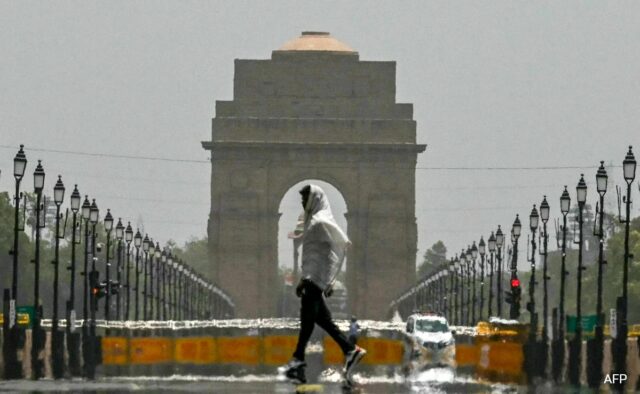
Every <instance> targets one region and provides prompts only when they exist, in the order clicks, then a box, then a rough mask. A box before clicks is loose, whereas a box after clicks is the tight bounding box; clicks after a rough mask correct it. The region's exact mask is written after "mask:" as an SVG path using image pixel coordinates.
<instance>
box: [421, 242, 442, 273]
mask: <svg viewBox="0 0 640 394" xmlns="http://www.w3.org/2000/svg"><path fill="white" fill-rule="evenodd" d="M446 262H447V247H446V246H445V245H444V243H443V242H442V241H438V242H436V243H434V244H433V245H431V247H430V248H429V249H427V251H426V252H425V253H424V259H423V260H422V264H420V267H418V278H422V277H424V276H426V275H428V274H430V273H431V272H433V271H435V270H436V269H437V268H439V267H440V266H442V265H444V264H446Z"/></svg>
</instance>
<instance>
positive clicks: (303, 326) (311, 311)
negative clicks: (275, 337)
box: [293, 284, 318, 361]
mask: <svg viewBox="0 0 640 394" xmlns="http://www.w3.org/2000/svg"><path fill="white" fill-rule="evenodd" d="M310 288H311V286H310V285H308V284H305V289H304V294H303V295H302V298H301V302H300V304H301V306H300V333H299V334H298V344H297V345H296V351H295V352H294V353H293V357H295V358H296V359H298V360H300V361H304V353H305V348H306V347H307V343H308V342H309V338H311V333H312V332H313V326H314V325H315V320H316V314H317V311H318V303H317V301H316V300H314V298H315V294H313V291H311V290H310Z"/></svg>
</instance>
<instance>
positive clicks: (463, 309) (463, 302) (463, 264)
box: [460, 249, 470, 325]
mask: <svg viewBox="0 0 640 394" xmlns="http://www.w3.org/2000/svg"><path fill="white" fill-rule="evenodd" d="M466 269H467V254H466V251H465V250H464V249H462V250H461V251H460V325H466V324H467V320H468V319H469V318H468V316H469V308H468V306H469V299H468V298H466V299H465V294H464V293H465V291H464V287H465V280H466V276H467V275H466V273H467V272H466ZM466 287H467V293H468V292H469V289H470V287H469V286H468V285H467V286H466Z"/></svg>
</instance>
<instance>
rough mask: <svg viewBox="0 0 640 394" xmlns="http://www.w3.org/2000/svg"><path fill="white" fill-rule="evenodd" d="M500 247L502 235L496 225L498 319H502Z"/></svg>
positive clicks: (502, 241)
mask: <svg viewBox="0 0 640 394" xmlns="http://www.w3.org/2000/svg"><path fill="white" fill-rule="evenodd" d="M502 245H504V234H503V233H502V229H501V228H500V225H498V230H496V247H497V249H496V259H497V260H498V264H497V266H498V270H497V271H496V285H497V287H498V289H497V291H496V301H497V307H498V317H500V318H502V280H503V275H502Z"/></svg>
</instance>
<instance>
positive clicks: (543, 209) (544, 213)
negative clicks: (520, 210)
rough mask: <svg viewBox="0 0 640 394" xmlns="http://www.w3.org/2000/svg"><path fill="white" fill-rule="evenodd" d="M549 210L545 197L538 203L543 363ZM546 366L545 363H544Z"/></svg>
mask: <svg viewBox="0 0 640 394" xmlns="http://www.w3.org/2000/svg"><path fill="white" fill-rule="evenodd" d="M550 212H551V209H550V207H549V202H547V196H544V197H543V198H542V202H541V203H540V219H542V252H541V253H540V255H541V256H542V290H543V292H544V294H543V298H542V342H543V343H544V347H545V353H544V356H545V361H546V354H547V353H546V347H547V343H548V341H549V293H548V290H549V289H548V281H549V279H550V278H549V275H548V274H547V255H548V248H549V234H547V222H548V221H549V215H550ZM545 365H546V363H545Z"/></svg>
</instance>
